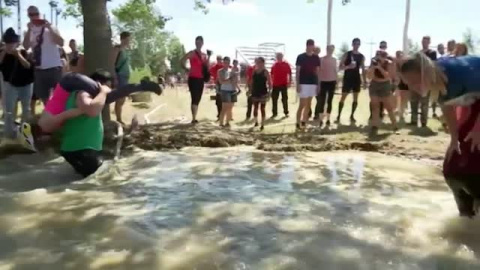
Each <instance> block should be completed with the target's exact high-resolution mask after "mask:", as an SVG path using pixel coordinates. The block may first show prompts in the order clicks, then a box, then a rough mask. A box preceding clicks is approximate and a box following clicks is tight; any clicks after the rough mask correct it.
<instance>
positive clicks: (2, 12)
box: [0, 0, 12, 35]
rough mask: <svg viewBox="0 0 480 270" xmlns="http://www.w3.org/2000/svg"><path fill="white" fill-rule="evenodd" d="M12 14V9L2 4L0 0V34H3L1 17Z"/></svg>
mask: <svg viewBox="0 0 480 270" xmlns="http://www.w3.org/2000/svg"><path fill="white" fill-rule="evenodd" d="M10 16H12V11H11V10H10V9H9V8H8V7H4V6H3V1H2V0H0V34H1V35H3V18H8V17H10Z"/></svg>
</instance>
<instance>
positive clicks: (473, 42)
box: [463, 28, 480, 54]
mask: <svg viewBox="0 0 480 270" xmlns="http://www.w3.org/2000/svg"><path fill="white" fill-rule="evenodd" d="M463 43H465V45H467V48H468V51H469V53H471V54H475V51H476V47H477V46H478V45H480V40H477V38H476V37H475V35H474V34H473V32H472V29H470V28H468V29H467V31H465V33H463Z"/></svg>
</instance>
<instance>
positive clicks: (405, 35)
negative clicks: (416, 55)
mask: <svg viewBox="0 0 480 270" xmlns="http://www.w3.org/2000/svg"><path fill="white" fill-rule="evenodd" d="M409 24H410V0H406V8H405V26H404V27H403V53H404V54H405V55H408V53H409V52H408V50H409V46H408V26H409Z"/></svg>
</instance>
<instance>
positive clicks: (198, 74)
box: [188, 50, 206, 79]
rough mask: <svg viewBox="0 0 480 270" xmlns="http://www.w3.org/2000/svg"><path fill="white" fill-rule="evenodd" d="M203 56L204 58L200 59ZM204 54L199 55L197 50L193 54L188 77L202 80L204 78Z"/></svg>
mask: <svg viewBox="0 0 480 270" xmlns="http://www.w3.org/2000/svg"><path fill="white" fill-rule="evenodd" d="M199 54H200V55H201V57H202V58H200V57H198V55H199ZM205 58H206V57H205V54H204V53H198V52H197V51H196V50H194V51H193V52H192V56H191V57H190V73H189V74H188V77H190V78H196V79H202V78H203V70H202V67H203V60H204V59H205Z"/></svg>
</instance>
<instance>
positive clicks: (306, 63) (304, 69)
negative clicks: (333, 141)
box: [295, 39, 320, 129]
mask: <svg viewBox="0 0 480 270" xmlns="http://www.w3.org/2000/svg"><path fill="white" fill-rule="evenodd" d="M306 46H307V48H306V52H304V53H302V54H300V55H299V56H298V57H297V61H296V64H295V65H296V67H297V70H296V73H297V74H296V80H297V93H298V95H299V97H300V104H299V105H298V110H297V124H296V128H297V129H302V128H305V127H306V125H307V120H308V118H309V113H310V108H311V105H312V98H313V97H315V96H317V95H318V93H319V84H318V83H319V82H318V77H319V72H320V57H318V55H316V54H315V41H313V40H312V39H309V40H307V44H306Z"/></svg>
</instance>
